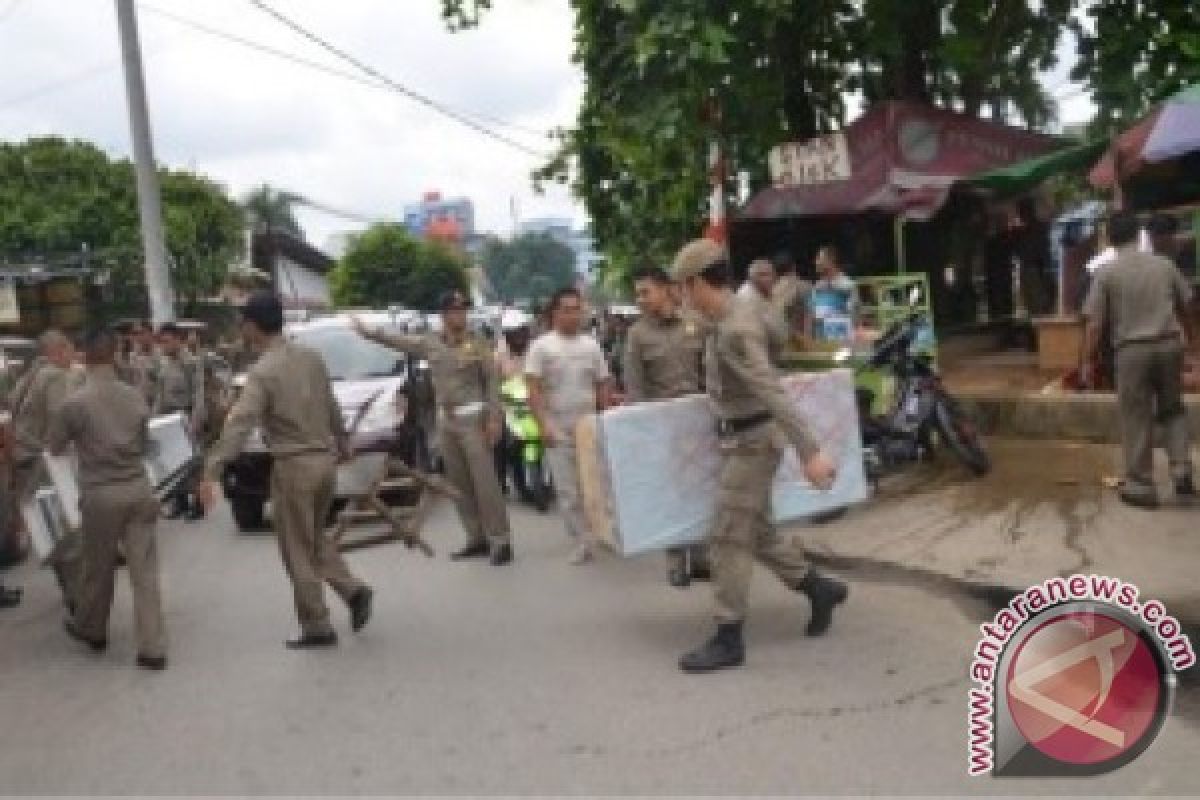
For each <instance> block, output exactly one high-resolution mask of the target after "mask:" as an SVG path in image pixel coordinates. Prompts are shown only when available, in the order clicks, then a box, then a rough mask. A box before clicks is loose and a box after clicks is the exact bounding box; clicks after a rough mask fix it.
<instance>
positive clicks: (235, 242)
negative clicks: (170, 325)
mask: <svg viewBox="0 0 1200 800" xmlns="http://www.w3.org/2000/svg"><path fill="white" fill-rule="evenodd" d="M159 180H160V184H161V190H162V205H163V222H164V226H165V228H166V237H167V252H168V254H169V256H170V259H171V267H172V278H173V282H174V286H175V291H176V294H177V295H178V296H179V297H181V298H183V299H184V300H185V301H189V302H194V301H195V300H196V299H198V298H199V297H203V296H207V295H209V294H211V293H212V292H214V291H215V290H216V289H217V288H219V287H220V285H221V283H222V281H223V280H224V278H225V275H226V272H227V270H228V267H229V265H230V264H231V263H232V262H233V261H234V260H236V258H237V256H238V254H239V253H240V251H241V247H242V214H241V210H240V209H239V208H238V206H237V204H236V203H234V202H233V201H232V200H231V199H230V198H229V197H228V195H227V194H226V192H225V190H224V189H223V188H222V187H220V186H218V185H217V184H215V183H213V182H212V181H210V180H208V179H206V178H204V177H201V176H199V175H195V174H192V173H190V172H184V171H177V170H167V169H160V170H159ZM85 252H86V253H87V259H88V263H89V264H91V265H92V266H97V267H101V266H103V267H108V268H110V269H111V271H112V276H111V282H110V283H111V285H112V286H113V287H114V290H115V291H117V292H119V296H118V297H116V298H114V299H115V300H116V302H117V303H119V304H121V305H128V306H136V305H140V304H141V301H142V299H143V298H144V297H145V289H144V274H143V271H142V263H143V260H142V243H141V233H140V223H139V218H138V206H137V190H136V184H135V180H134V172H133V165H132V164H131V163H130V162H129V161H127V160H124V159H121V160H114V159H111V158H109V157H108V156H107V155H106V154H105V153H104V152H103V151H101V150H100V149H99V148H97V147H95V146H93V145H91V144H88V143H86V142H77V141H76V142H72V141H66V140H64V139H60V138H55V137H47V138H36V139H30V140H28V141H26V142H23V143H0V257H6V258H9V259H35V260H41V259H49V260H55V259H61V258H63V257H64V256H72V255H73V254H79V255H82V254H83V253H85Z"/></svg>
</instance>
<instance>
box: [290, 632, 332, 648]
mask: <svg viewBox="0 0 1200 800" xmlns="http://www.w3.org/2000/svg"><path fill="white" fill-rule="evenodd" d="M283 645H284V647H286V648H287V649H288V650H307V649H308V648H310V647H334V646H336V645H337V634H336V633H334V632H333V631H330V632H329V633H306V634H304V635H302V636H301V637H300V638H299V639H289V640H288V641H286V642H284V643H283Z"/></svg>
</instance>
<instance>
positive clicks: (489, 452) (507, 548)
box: [354, 291, 513, 566]
mask: <svg viewBox="0 0 1200 800" xmlns="http://www.w3.org/2000/svg"><path fill="white" fill-rule="evenodd" d="M439 305H440V307H441V311H442V333H430V334H424V335H411V334H393V333H388V332H386V331H370V330H367V329H366V328H365V327H364V326H363V325H362V323H361V322H360V321H358V320H355V321H354V325H355V330H357V331H358V333H359V334H360V335H361V336H363V337H365V338H367V339H370V340H371V341H374V342H378V343H380V344H382V345H385V346H387V347H391V348H393V349H395V350H399V351H402V352H405V353H410V354H412V355H415V356H418V357H420V358H423V359H426V360H428V361H429V364H430V368H431V369H432V372H433V391H434V394H435V395H436V396H437V403H438V407H439V410H440V412H441V413H440V415H439V419H438V430H439V437H440V443H441V452H442V459H443V460H444V461H445V464H446V478H447V479H448V480H449V481H450V483H451V484H452V485H453V486H454V488H455V489H457V490H458V492H459V495H460V496H459V498H458V499H457V500H455V508H456V509H457V510H458V516H459V519H460V520H462V526H463V530H464V531H466V534H467V543H466V546H465V547H463V549H462V550H459V551H458V552H457V553H454V554H453V555H452V556H451V558H453V559H455V560H461V559H467V558H483V557H490V560H491V563H492V564H493V565H495V566H502V565H504V564H508V563H509V562H511V561H512V557H513V553H512V543H511V534H510V529H509V521H508V507H507V505H505V502H504V492H503V491H502V490H501V489H500V480H499V478H498V476H497V475H496V462H495V456H494V453H493V448H494V447H495V446H496V442H498V441H499V440H500V433H501V425H503V419H504V416H503V415H504V412H503V409H502V408H501V405H500V382H499V378H498V375H497V371H496V359H495V354H494V353H493V351H492V346H491V344H490V343H488V342H487V341H486V340H484V339H482V338H480V337H477V336H473V335H471V333H470V332H469V331H468V330H467V308H468V306H469V303H468V301H467V298H466V296H465V295H464V294H463V293H462V292H459V291H451V292H447V293H446V294H445V295H443V297H442V299H441V303H440V304H439Z"/></svg>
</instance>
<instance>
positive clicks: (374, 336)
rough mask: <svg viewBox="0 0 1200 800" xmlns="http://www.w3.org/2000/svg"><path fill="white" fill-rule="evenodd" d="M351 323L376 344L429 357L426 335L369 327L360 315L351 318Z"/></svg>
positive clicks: (356, 330)
mask: <svg viewBox="0 0 1200 800" xmlns="http://www.w3.org/2000/svg"><path fill="white" fill-rule="evenodd" d="M350 325H351V327H352V328H354V332H355V333H357V334H358V335H359V336H361V337H363V338H364V339H368V340H370V341H372V342H375V343H376V344H381V345H383V346H384V347H390V348H392V349H393V350H399V351H400V352H402V353H409V354H410V355H414V356H417V357H418V358H428V357H429V339H428V337H426V336H422V335H419V334H409V333H392V332H390V331H384V330H379V329H377V328H368V327H367V325H366V323H364V322H363V321H362V320H361V319H359V318H358V317H354V318H353V319H351V320H350Z"/></svg>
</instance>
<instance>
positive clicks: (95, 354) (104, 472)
mask: <svg viewBox="0 0 1200 800" xmlns="http://www.w3.org/2000/svg"><path fill="white" fill-rule="evenodd" d="M116 347H117V340H116V336H115V335H114V334H113V333H111V332H109V331H99V332H97V333H94V334H92V335H91V336H90V337H89V339H88V342H87V365H88V366H87V380H86V382H85V384H84V385H83V387H82V388H81V389H78V390H76V391H75V392H74V393H72V394H71V396H70V397H68V398H67V400H66V401H65V402H64V403H63V405H62V410H61V412H60V413H59V414H58V415H57V416H56V417H55V420H54V422H53V423H52V425H51V429H50V433H49V437H48V442H47V443H48V447H49V449H50V451H51V452H53V453H56V454H61V453H62V452H64V451H65V450H66V448H67V446H68V445H70V444H73V445H74V446H75V452H76V454H77V456H78V458H79V488H80V497H79V511H80V515H81V517H82V520H83V531H82V548H83V568H82V579H81V581H80V588H79V594H78V605H77V607H76V609H75V613H74V614H73V615H72V618H71V619H69V620H68V621H67V624H66V628H67V632H68V633H69V634H70V635H71V636H72V637H74V638H75V639H78V640H79V641H81V642H84V643H85V644H87V645H89V646H90V647H91V648H92V649H93V650H95V651H97V652H99V651H101V650H103V649H104V648H105V646H106V645H107V642H108V615H109V612H110V610H111V608H112V599H113V588H114V584H115V580H116V569H117V559H118V555H117V548H118V545H119V546H120V547H121V549H122V551H123V553H124V556H125V561H126V563H127V564H128V567H129V582H130V585H131V586H132V588H133V609H134V621H135V623H136V627H137V652H138V656H137V663H138V666H141V667H144V668H146V669H155V670H158V669H163V668H165V667H166V665H167V642H166V634H165V632H164V628H163V617H162V600H161V598H160V595H159V581H158V548H157V544H156V542H155V532H154V529H155V524H156V522H157V520H158V500H157V499H156V498H155V496H154V492H153V490H152V489H151V488H150V482H149V480H148V479H147V478H146V470H145V466H144V463H143V458H144V457H145V455H146V453H147V449H148V447H149V434H148V431H147V423H148V422H149V419H150V413H149V410H148V409H147V408H146V404H145V402H144V401H143V400H142V398H141V396H140V395H139V393H138V391H137V389H135V388H133V387H131V386H129V385H128V384H125V383H123V382H121V381H120V380H118V378H117V373H116V365H115V358H116Z"/></svg>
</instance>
